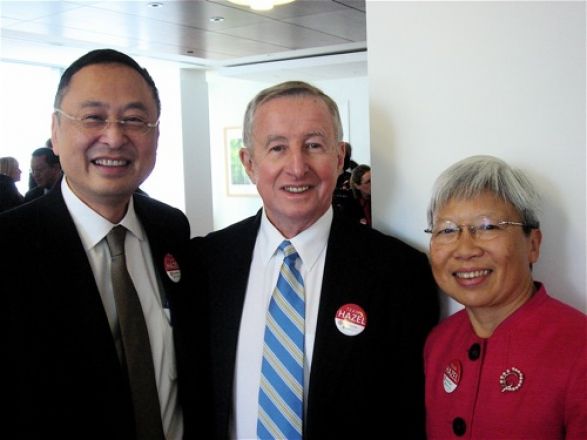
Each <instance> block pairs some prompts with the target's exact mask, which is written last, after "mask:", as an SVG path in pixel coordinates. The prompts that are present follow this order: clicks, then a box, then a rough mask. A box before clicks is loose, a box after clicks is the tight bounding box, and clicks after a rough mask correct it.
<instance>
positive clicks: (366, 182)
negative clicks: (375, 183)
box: [357, 171, 371, 199]
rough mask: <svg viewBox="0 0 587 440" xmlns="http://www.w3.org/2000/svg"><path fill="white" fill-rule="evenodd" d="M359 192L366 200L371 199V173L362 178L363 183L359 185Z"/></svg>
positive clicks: (368, 172)
mask: <svg viewBox="0 0 587 440" xmlns="http://www.w3.org/2000/svg"><path fill="white" fill-rule="evenodd" d="M357 188H358V189H359V191H361V194H362V195H363V197H365V198H367V199H368V198H369V197H371V171H366V172H365V174H363V177H361V183H359V184H358V185H357Z"/></svg>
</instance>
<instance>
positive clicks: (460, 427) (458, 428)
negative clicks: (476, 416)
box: [452, 417, 467, 437]
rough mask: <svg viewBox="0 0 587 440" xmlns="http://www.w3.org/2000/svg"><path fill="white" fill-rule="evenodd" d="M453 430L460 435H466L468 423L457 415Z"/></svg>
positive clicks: (453, 422)
mask: <svg viewBox="0 0 587 440" xmlns="http://www.w3.org/2000/svg"><path fill="white" fill-rule="evenodd" d="M452 431H453V432H454V433H455V434H456V435H457V436H459V437H461V436H463V435H465V432H467V424H466V423H465V421H464V420H463V419H462V418H461V417H456V418H455V419H454V420H453V421H452Z"/></svg>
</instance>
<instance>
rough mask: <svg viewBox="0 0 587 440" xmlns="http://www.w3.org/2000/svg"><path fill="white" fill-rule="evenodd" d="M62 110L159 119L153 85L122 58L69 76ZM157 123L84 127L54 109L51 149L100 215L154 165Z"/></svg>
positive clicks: (120, 203)
mask: <svg viewBox="0 0 587 440" xmlns="http://www.w3.org/2000/svg"><path fill="white" fill-rule="evenodd" d="M61 110H62V111H63V112H65V113H67V114H68V115H71V116H73V117H75V118H83V119H85V120H92V119H102V120H103V119H107V120H135V119H140V120H143V121H148V122H155V121H156V120H157V107H156V103H155V100H154V98H153V94H152V92H151V89H150V88H149V86H148V85H147V83H146V81H145V80H144V79H143V78H142V77H141V76H140V75H139V73H138V72H136V71H135V70H133V69H131V68H130V67H127V66H124V65H121V64H95V65H90V66H86V67H84V68H82V69H81V70H79V71H78V72H77V73H76V74H75V75H74V76H73V77H72V79H71V82H70V84H69V87H68V88H67V90H66V91H65V95H64V97H63V100H62V102H61ZM158 137H159V128H158V127H155V128H153V129H150V130H148V131H146V132H140V131H139V132H137V131H131V130H127V129H125V128H124V127H122V126H121V125H120V124H116V123H112V124H109V125H108V126H107V127H106V128H104V129H103V130H96V129H87V128H84V127H83V126H82V124H80V123H79V122H78V121H75V120H71V119H69V118H67V117H65V116H64V115H60V114H54V115H53V123H52V141H53V149H54V151H55V153H56V154H58V155H59V158H60V161H61V167H62V168H63V172H64V174H65V176H66V178H67V183H68V185H69V187H70V188H71V190H72V191H73V192H74V193H75V194H76V195H77V196H78V197H79V198H80V199H81V200H83V201H84V202H85V203H86V204H87V205H88V206H90V207H91V208H92V209H94V210H95V211H97V212H99V213H101V214H102V215H103V216H105V217H108V216H106V215H104V214H103V212H104V209H106V210H108V209H111V208H112V207H113V206H116V207H120V206H123V207H125V206H126V204H127V203H128V200H129V199H130V197H131V195H132V193H133V192H134V191H135V190H136V189H137V188H138V186H139V185H140V184H141V183H142V182H143V181H144V180H145V179H146V178H147V176H148V175H149V174H150V173H151V171H152V170H153V167H154V166H155V156H156V150H157V139H158Z"/></svg>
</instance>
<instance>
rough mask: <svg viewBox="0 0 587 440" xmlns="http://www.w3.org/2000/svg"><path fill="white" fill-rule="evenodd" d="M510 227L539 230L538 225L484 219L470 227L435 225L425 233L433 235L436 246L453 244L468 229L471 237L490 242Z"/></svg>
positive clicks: (450, 224)
mask: <svg viewBox="0 0 587 440" xmlns="http://www.w3.org/2000/svg"><path fill="white" fill-rule="evenodd" d="M508 226H521V227H523V228H527V229H536V228H538V226H536V225H530V224H526V223H521V222H512V221H501V222H494V221H492V220H490V219H488V218H482V219H480V220H479V221H478V222H476V223H474V224H469V225H457V224H456V223H454V222H451V221H445V222H442V223H440V224H438V225H435V226H434V227H433V228H432V229H425V230H424V232H426V233H428V234H432V241H433V242H434V243H436V244H451V243H454V242H456V241H457V239H458V238H460V236H461V233H462V232H463V230H464V229H468V230H469V233H470V234H471V236H472V237H473V238H475V239H477V240H481V241H489V240H494V239H496V238H499V237H500V236H502V235H503V234H504V232H505V230H506V228H507V227H508Z"/></svg>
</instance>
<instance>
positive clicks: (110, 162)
mask: <svg viewBox="0 0 587 440" xmlns="http://www.w3.org/2000/svg"><path fill="white" fill-rule="evenodd" d="M94 163H95V164H96V165H102V166H104V167H120V166H124V165H126V163H127V161H126V160H114V159H96V160H95V161H94Z"/></svg>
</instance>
